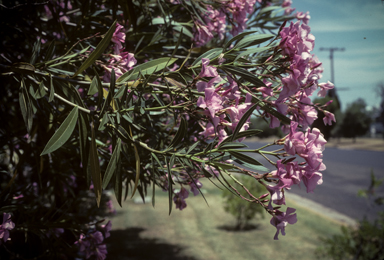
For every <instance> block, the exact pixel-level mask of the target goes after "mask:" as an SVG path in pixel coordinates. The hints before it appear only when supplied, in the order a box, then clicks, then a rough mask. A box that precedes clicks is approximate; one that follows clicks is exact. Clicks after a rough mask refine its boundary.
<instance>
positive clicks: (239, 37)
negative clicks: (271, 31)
mask: <svg viewBox="0 0 384 260" xmlns="http://www.w3.org/2000/svg"><path fill="white" fill-rule="evenodd" d="M255 32H257V31H250V32H243V33H240V34H238V35H236V36H235V37H233V38H232V39H230V40H229V41H228V42H227V43H226V44H225V45H224V49H226V48H228V47H230V46H231V44H232V43H233V42H235V41H237V40H241V39H243V38H244V37H245V36H247V35H249V34H252V33H255Z"/></svg>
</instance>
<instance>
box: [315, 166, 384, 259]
mask: <svg viewBox="0 0 384 260" xmlns="http://www.w3.org/2000/svg"><path fill="white" fill-rule="evenodd" d="M383 180H384V179H381V180H378V179H376V177H375V175H374V173H373V171H372V172H371V184H370V186H369V188H368V189H367V190H359V192H358V195H359V196H363V197H367V198H370V199H372V200H373V201H374V202H375V203H376V204H377V205H382V203H383V197H378V196H376V195H375V188H377V187H379V186H380V185H381V184H382V182H383ZM341 231H342V233H341V234H338V235H333V236H332V237H330V238H324V237H323V238H321V240H322V243H323V244H322V246H321V247H319V248H318V249H317V251H316V255H317V256H318V258H324V259H335V260H342V259H358V260H369V259H372V260H373V259H383V258H384V247H383V245H384V212H381V213H379V216H378V218H377V219H376V220H375V221H374V222H373V223H371V222H369V221H368V220H366V219H364V220H362V221H360V223H359V225H358V227H346V226H342V227H341Z"/></svg>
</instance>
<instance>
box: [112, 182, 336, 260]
mask: <svg viewBox="0 0 384 260" xmlns="http://www.w3.org/2000/svg"><path fill="white" fill-rule="evenodd" d="M203 184H204V191H205V196H206V199H207V201H208V204H209V206H207V204H206V203H205V201H204V199H203V198H202V197H201V196H197V197H190V198H188V199H187V203H188V206H187V208H186V209H184V210H183V211H179V210H176V209H175V208H174V209H173V211H172V213H171V215H170V216H169V215H168V196H167V193H165V192H162V191H159V192H157V193H156V205H155V208H153V207H152V205H151V203H150V202H149V203H147V204H140V203H135V202H134V200H127V201H126V202H124V205H123V208H120V207H119V206H117V207H116V208H117V214H116V216H115V217H113V218H112V223H113V227H112V228H113V231H112V232H111V237H110V238H108V239H107V240H106V242H107V246H108V251H109V254H108V257H107V259H135V260H143V259H160V260H161V259H164V260H165V259H167V260H168V259H170V260H226V259H228V260H229V259H230V260H234V259H236V260H237V259H244V260H247V259H264V260H269V259H295V260H296V259H297V260H300V259H306V260H308V259H315V256H314V251H315V249H316V248H317V246H318V245H319V242H320V241H319V236H328V235H331V234H335V233H338V232H339V230H340V223H338V222H336V221H333V220H332V219H329V218H327V217H325V216H321V215H318V214H316V213H314V212H311V211H308V210H307V209H306V208H303V207H300V206H298V205H297V204H295V203H294V201H288V203H289V206H290V207H294V208H296V209H297V218H298V222H297V223H296V224H295V225H290V226H288V227H287V228H286V232H287V234H286V236H285V237H284V236H282V235H280V237H279V238H280V239H279V240H278V241H275V240H273V236H274V234H275V231H276V229H275V227H273V226H271V225H270V223H269V219H270V217H269V216H266V218H264V219H260V220H254V221H253V222H252V224H253V225H254V227H255V228H254V229H251V230H247V231H231V227H233V226H234V225H235V219H234V218H233V217H232V216H231V215H230V214H228V213H226V212H225V211H224V210H223V205H222V199H221V191H220V190H218V189H217V188H215V187H214V186H213V185H212V184H211V183H210V182H207V181H205V182H203ZM115 205H117V203H115Z"/></svg>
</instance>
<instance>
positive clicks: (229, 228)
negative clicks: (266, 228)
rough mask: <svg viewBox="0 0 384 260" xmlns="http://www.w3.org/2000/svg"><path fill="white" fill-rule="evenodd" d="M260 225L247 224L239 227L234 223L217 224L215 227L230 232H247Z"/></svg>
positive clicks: (258, 227)
mask: <svg viewBox="0 0 384 260" xmlns="http://www.w3.org/2000/svg"><path fill="white" fill-rule="evenodd" d="M260 227H261V225H260V224H256V225H255V224H247V225H246V226H244V227H242V228H240V227H238V226H235V225H222V226H218V227H217V228H218V229H220V230H224V231H230V232H247V231H252V230H256V229H260Z"/></svg>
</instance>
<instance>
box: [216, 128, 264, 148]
mask: <svg viewBox="0 0 384 260" xmlns="http://www.w3.org/2000/svg"><path fill="white" fill-rule="evenodd" d="M261 132H263V131H262V130H259V129H249V130H246V131H242V132H240V133H237V135H236V138H237V139H239V138H243V137H249V136H253V135H257V134H259V133H261ZM231 138H232V135H230V136H228V137H227V138H226V139H224V141H223V142H221V144H220V146H219V148H220V147H221V146H222V145H224V144H225V143H229V142H231Z"/></svg>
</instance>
